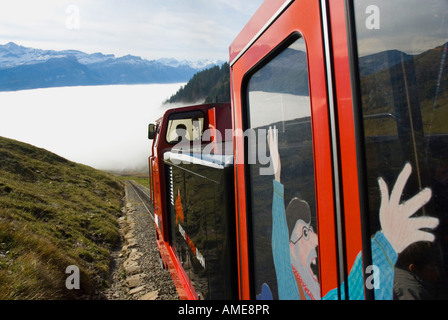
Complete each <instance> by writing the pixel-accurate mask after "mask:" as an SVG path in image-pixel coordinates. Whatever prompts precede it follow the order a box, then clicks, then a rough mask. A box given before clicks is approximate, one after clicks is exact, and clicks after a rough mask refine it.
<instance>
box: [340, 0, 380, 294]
mask: <svg viewBox="0 0 448 320" xmlns="http://www.w3.org/2000/svg"><path fill="white" fill-rule="evenodd" d="M345 13H346V16H345V18H346V25H347V42H348V58H349V65H350V82H351V88H352V102H353V115H354V119H353V120H354V129H355V140H356V141H355V144H356V161H357V169H358V185H359V206H360V218H361V232H362V247H363V248H362V251H363V252H362V263H363V272H364V279H366V278H367V276H368V275H367V274H366V273H365V270H366V267H367V266H369V265H372V250H371V243H370V223H369V202H368V200H369V198H368V194H367V192H368V191H367V190H368V189H367V162H366V153H365V150H366V149H365V139H364V138H365V137H364V123H363V114H362V99H361V79H360V76H359V61H358V57H359V56H358V42H357V38H356V21H355V9H354V3H353V0H345ZM364 293H365V299H367V300H373V299H375V294H374V290H373V289H369V288H367V287H366V285H365V281H364Z"/></svg>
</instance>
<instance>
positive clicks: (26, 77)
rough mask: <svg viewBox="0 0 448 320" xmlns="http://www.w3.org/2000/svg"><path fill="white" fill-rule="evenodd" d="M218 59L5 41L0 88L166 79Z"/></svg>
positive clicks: (184, 77)
mask: <svg viewBox="0 0 448 320" xmlns="http://www.w3.org/2000/svg"><path fill="white" fill-rule="evenodd" d="M222 63H224V62H222V61H212V60H201V61H187V60H183V61H178V60H176V59H171V58H163V59H158V60H147V59H142V58H141V57H138V56H133V55H126V56H123V57H116V56H115V55H113V54H103V53H100V52H98V53H93V54H88V53H85V52H81V51H77V50H62V51H55V50H42V49H35V48H27V47H24V46H20V45H17V44H15V43H14V42H9V43H7V44H5V45H0V91H6V90H21V89H31V88H42V87H52V86H70V85H97V84H136V83H170V82H184V81H188V80H189V79H190V78H191V77H192V76H193V75H194V74H195V73H197V72H198V71H201V70H203V69H207V68H210V67H212V66H215V65H218V64H222Z"/></svg>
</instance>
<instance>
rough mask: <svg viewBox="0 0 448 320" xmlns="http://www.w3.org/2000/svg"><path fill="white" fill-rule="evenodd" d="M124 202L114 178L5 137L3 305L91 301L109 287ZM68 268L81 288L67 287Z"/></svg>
mask: <svg viewBox="0 0 448 320" xmlns="http://www.w3.org/2000/svg"><path fill="white" fill-rule="evenodd" d="M122 196H123V187H122V184H121V183H120V182H119V181H117V180H116V178H115V177H114V176H112V175H110V174H107V173H104V172H101V171H98V170H95V169H92V168H90V167H87V166H84V165H80V164H76V163H73V162H70V161H68V160H66V159H64V158H61V157H59V156H57V155H55V154H53V153H50V152H48V151H46V150H43V149H39V148H36V147H34V146H31V145H28V144H25V143H21V142H18V141H14V140H10V139H6V138H1V137H0V299H67V298H78V297H83V298H86V297H87V296H91V295H92V294H94V293H95V291H96V289H98V288H100V287H102V286H105V285H107V279H108V274H109V264H110V249H111V248H112V247H114V246H115V245H117V244H118V242H119V239H120V236H119V231H118V223H117V217H118V216H119V215H120V214H121V212H120V208H121V199H122ZM69 265H76V266H78V267H79V269H80V289H79V290H68V289H67V288H66V286H65V281H66V279H67V277H68V276H69V275H70V274H66V273H65V269H66V267H67V266H69ZM86 295H87V296H86Z"/></svg>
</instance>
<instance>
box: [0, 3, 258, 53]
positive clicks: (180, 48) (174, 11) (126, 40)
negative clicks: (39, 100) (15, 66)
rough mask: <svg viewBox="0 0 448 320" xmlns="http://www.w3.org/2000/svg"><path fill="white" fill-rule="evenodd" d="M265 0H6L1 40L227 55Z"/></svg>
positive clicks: (0, 7)
mask: <svg viewBox="0 0 448 320" xmlns="http://www.w3.org/2000/svg"><path fill="white" fill-rule="evenodd" d="M262 2H263V0H128V1H125V0H57V1H56V0H40V1H36V0H14V1H1V2H0V44H6V43H8V42H11V41H12V42H15V43H17V44H19V45H23V46H26V47H33V48H38V49H54V50H66V49H74V50H80V51H84V52H86V53H95V52H102V53H105V54H115V55H116V56H117V57H120V56H124V55H127V54H131V55H136V56H141V57H142V58H145V59H149V60H152V59H158V58H175V59H178V60H202V59H212V60H216V59H219V60H224V61H227V60H228V59H229V58H228V56H229V53H228V48H229V45H230V44H231V43H232V41H233V39H235V37H236V36H237V35H238V33H239V32H240V31H241V29H242V28H243V27H244V25H245V24H246V23H247V22H248V21H249V19H250V17H251V16H252V15H253V14H254V13H255V11H256V10H257V9H258V8H259V7H260V5H261V4H262Z"/></svg>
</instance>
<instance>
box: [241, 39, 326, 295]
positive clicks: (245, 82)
mask: <svg viewBox="0 0 448 320" xmlns="http://www.w3.org/2000/svg"><path fill="white" fill-rule="evenodd" d="M298 40H303V45H304V51H305V54H306V58H305V59H306V72H307V74H306V76H307V86H308V87H307V89H308V92H307V96H308V97H309V98H310V100H309V102H308V103H309V105H308V107H309V117H310V121H311V124H310V128H311V130H310V134H311V152H312V158H313V159H312V165H313V169H312V172H313V174H312V175H313V188H312V190H313V198H314V203H313V208H312V215H313V219H314V221H315V220H316V219H317V208H316V205H317V193H316V174H315V162H314V139H313V133H312V119H311V117H312V104H311V94H310V80H309V77H310V73H309V61H308V54H309V52H308V49H307V45H306V39H305V37H304V36H303V34H302V33H301V32H299V31H295V32H293V33H291V34H290V35H289V36H288V37H286V38H285V39H283V40H282V41H280V42H279V44H278V45H277V46H276V47H275V48H274V49H273V50H271V51H270V52H269V53H268V54H267V55H265V56H264V57H263V58H262V59H261V60H260V61H258V62H257V64H256V65H255V66H253V67H252V68H251V69H250V70H249V71H248V72H246V73H245V75H244V76H243V79H242V86H241V88H242V90H241V95H242V99H241V101H242V120H243V128H244V129H245V130H248V129H251V125H250V119H251V117H250V116H251V111H250V101H249V100H250V99H249V92H250V89H249V87H250V86H249V85H250V80H251V79H252V77H253V75H254V74H256V73H257V72H258V71H259V70H261V69H262V68H263V67H265V66H266V65H268V64H269V63H270V62H271V61H273V60H274V59H275V58H276V57H278V56H279V55H281V53H283V52H284V50H285V49H287V48H288V47H290V46H291V45H293V44H294V43H295V42H296V41H298ZM266 149H268V147H267V148H266ZM249 152H251V151H250V150H249V145H248V143H247V139H245V142H244V158H245V163H244V172H245V181H246V186H245V192H246V194H247V195H251V194H253V192H252V191H251V190H252V181H251V173H250V170H251V169H250V165H251V164H249V163H248V159H249ZM310 189H311V188H310ZM253 201H254V199H253V197H252V196H248V197H247V202H246V211H247V225H248V229H247V230H248V232H247V233H248V240H249V241H248V249H249V252H250V254H249V270H250V272H249V274H250V276H249V278H250V295H251V297H253V298H259V297H260V292H257V290H259V289H258V288H256V279H255V277H256V275H255V263H256V261H255V259H256V258H255V250H254V240H255V238H254V221H253V212H254V211H253V207H254V204H253ZM284 201H286V199H285V200H284ZM285 206H286V205H285ZM316 229H317V225H316V227H315V229H314V230H316ZM316 250H317V252H316V253H317V257H318V256H319V251H318V247H317V249H316ZM318 268H320V267H319V266H318ZM319 284H320V280H319ZM319 291H320V290H319ZM320 294H321V293H320V292H319V295H320ZM275 296H277V292H276V293H275Z"/></svg>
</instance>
